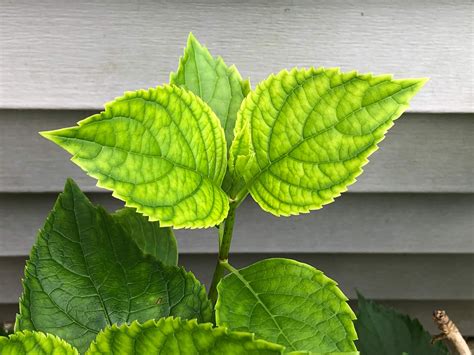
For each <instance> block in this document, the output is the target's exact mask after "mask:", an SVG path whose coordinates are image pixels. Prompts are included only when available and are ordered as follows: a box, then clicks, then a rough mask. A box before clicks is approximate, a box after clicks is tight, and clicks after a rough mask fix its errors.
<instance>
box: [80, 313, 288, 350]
mask: <svg viewBox="0 0 474 355" xmlns="http://www.w3.org/2000/svg"><path fill="white" fill-rule="evenodd" d="M282 350H283V347H282V346H280V345H277V344H271V343H269V342H266V341H264V340H255V339H254V337H253V335H252V334H247V333H240V332H230V331H228V330H227V329H225V328H213V327H212V324H210V323H206V324H198V323H197V322H196V321H195V320H191V321H187V322H186V321H183V320H181V319H177V318H166V319H160V320H159V321H154V320H150V321H148V322H146V323H144V324H143V325H140V324H139V323H137V322H133V323H132V324H131V325H123V326H121V327H117V326H112V327H109V328H107V329H105V330H104V331H103V332H101V333H100V334H99V336H98V337H97V339H96V341H94V342H93V343H92V344H91V347H90V349H89V351H88V352H87V355H94V354H97V355H98V354H114V355H121V354H123V355H133V354H137V355H139V354H140V355H141V354H216V355H217V354H236V355H237V354H242V355H244V354H281V352H282Z"/></svg>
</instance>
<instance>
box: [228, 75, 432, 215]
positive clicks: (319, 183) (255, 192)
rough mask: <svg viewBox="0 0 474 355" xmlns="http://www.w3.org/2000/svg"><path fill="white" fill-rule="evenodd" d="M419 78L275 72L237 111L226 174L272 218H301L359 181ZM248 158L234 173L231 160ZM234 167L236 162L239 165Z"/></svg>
mask: <svg viewBox="0 0 474 355" xmlns="http://www.w3.org/2000/svg"><path fill="white" fill-rule="evenodd" d="M426 81H427V79H426V78H419V79H397V80H395V79H393V78H392V76H391V75H379V76H374V75H372V74H359V73H357V72H355V71H352V72H346V73H344V72H341V71H340V70H338V69H337V68H318V69H316V68H309V69H296V68H294V69H292V70H290V71H288V70H282V71H281V72H280V73H278V74H276V75H271V76H269V77H268V78H267V79H266V80H264V81H262V82H261V83H260V84H259V85H258V86H257V88H256V89H255V90H254V91H252V92H251V93H250V94H249V95H248V96H247V98H246V99H245V100H244V102H243V103H242V106H241V108H240V111H239V114H238V119H237V123H236V127H244V126H245V129H243V130H241V132H242V133H241V134H239V135H238V136H237V137H236V139H235V140H234V142H233V143H232V146H231V148H230V155H231V156H230V158H229V170H230V171H234V172H235V175H237V176H242V177H243V179H244V180H245V185H244V186H243V188H242V191H237V192H234V191H232V196H239V195H242V194H244V193H246V192H247V190H248V191H249V192H250V194H251V195H252V197H253V198H254V200H255V201H256V202H257V203H258V204H259V205H260V207H262V209H264V210H265V211H268V212H270V213H272V214H274V215H277V216H278V215H282V216H290V215H297V214H300V213H308V212H310V211H311V210H316V209H319V208H321V207H323V206H324V205H326V204H328V203H331V202H333V201H334V198H336V197H338V196H339V195H340V194H341V193H343V192H345V191H346V190H347V188H348V186H349V185H351V184H353V183H354V182H355V181H356V178H357V176H359V175H360V174H361V173H362V167H363V166H364V165H365V164H366V163H367V162H368V157H369V156H370V155H371V154H372V153H373V152H374V151H376V150H377V148H378V143H379V142H380V141H381V140H383V138H384V137H385V134H386V133H387V131H388V130H389V129H390V127H392V126H393V121H395V120H396V119H397V118H398V117H400V115H401V114H402V113H403V112H404V111H405V110H406V108H407V107H408V104H409V102H410V100H411V99H412V98H413V97H414V96H415V95H416V93H417V92H418V91H419V90H420V89H421V87H422V86H423V85H424V84H425V83H426ZM239 155H240V156H247V157H249V159H248V161H247V163H246V164H243V165H239V164H237V162H238V161H239V160H238V159H237V158H238V157H239ZM241 160H242V159H241Z"/></svg>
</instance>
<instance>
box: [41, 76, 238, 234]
mask: <svg viewBox="0 0 474 355" xmlns="http://www.w3.org/2000/svg"><path fill="white" fill-rule="evenodd" d="M42 135H43V136H44V137H46V138H48V139H50V140H51V141H53V142H55V143H56V144H58V145H59V146H61V147H62V148H64V149H65V150H67V151H68V152H69V153H71V154H72V155H73V157H72V161H73V162H74V163H76V164H77V165H79V166H80V167H81V168H82V169H83V170H85V171H86V172H87V173H88V174H89V175H90V176H92V177H94V178H96V179H97V180H98V183H97V186H100V187H103V188H106V189H109V190H112V191H113V195H114V196H115V197H117V198H119V199H121V200H123V201H125V203H126V205H127V206H129V207H134V208H136V209H137V211H138V212H140V213H143V214H145V215H146V216H148V217H149V219H150V220H151V221H157V220H159V221H160V225H161V226H162V227H167V226H173V227H175V228H204V227H211V226H214V225H217V224H219V223H220V222H222V220H223V219H224V217H225V216H226V215H227V211H228V208H229V206H228V204H229V203H228V197H227V195H226V194H225V193H224V192H223V191H222V189H221V187H220V186H221V184H222V180H223V178H224V174H225V171H226V164H227V147H226V143H225V138H224V132H223V129H222V127H221V126H220V122H219V120H218V118H217V117H216V116H215V114H214V113H213V112H212V110H211V109H210V108H209V106H208V105H207V104H205V103H204V102H203V101H202V100H201V99H200V98H199V97H197V96H196V95H194V94H193V93H191V92H188V91H186V90H184V89H181V88H179V87H177V86H174V85H171V86H170V85H165V86H163V87H157V88H156V89H149V90H138V91H134V92H127V93H126V94H125V95H124V96H123V97H120V98H117V99H116V100H115V101H112V102H110V103H108V104H106V105H105V111H104V112H102V113H99V114H96V115H93V116H90V117H89V118H86V119H85V120H82V121H80V122H79V125H78V126H76V127H70V128H64V129H60V130H56V131H49V132H43V133H42Z"/></svg>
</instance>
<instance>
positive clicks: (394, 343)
mask: <svg viewBox="0 0 474 355" xmlns="http://www.w3.org/2000/svg"><path fill="white" fill-rule="evenodd" d="M356 329H357V334H358V335H359V340H358V341H357V347H358V349H359V350H360V352H361V354H362V355H380V354H384V355H400V354H402V353H405V354H409V355H445V354H447V350H446V348H445V347H444V346H443V345H442V344H441V343H436V345H431V336H430V334H429V333H428V332H427V331H425V330H424V329H423V326H422V325H421V324H420V322H419V321H418V320H416V319H411V318H410V317H408V316H406V315H403V314H400V313H398V312H396V311H395V310H393V309H391V308H387V307H384V306H382V305H380V304H377V303H374V302H372V301H369V300H366V299H365V298H364V297H362V296H361V295H360V294H359V309H358V312H357V321H356Z"/></svg>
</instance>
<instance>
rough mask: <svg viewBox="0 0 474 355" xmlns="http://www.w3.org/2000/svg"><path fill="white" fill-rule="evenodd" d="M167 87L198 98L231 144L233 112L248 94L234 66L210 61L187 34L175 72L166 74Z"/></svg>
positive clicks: (232, 137) (209, 56)
mask: <svg viewBox="0 0 474 355" xmlns="http://www.w3.org/2000/svg"><path fill="white" fill-rule="evenodd" d="M170 84H175V85H179V86H181V87H183V88H185V89H188V90H190V91H192V92H193V93H195V94H196V95H197V96H199V97H200V98H202V99H203V101H204V102H206V103H207V104H208V105H209V106H210V107H211V109H212V110H213V111H214V112H215V113H216V115H217V117H218V118H219V120H220V121H221V124H222V127H223V128H224V132H225V137H226V141H227V144H228V145H230V144H231V143H232V140H233V139H234V126H235V121H236V119H237V111H238V110H239V108H240V105H241V103H242V100H243V99H244V97H245V96H247V94H248V92H249V91H250V83H249V81H248V80H242V77H241V76H240V73H239V71H238V70H237V68H236V67H235V66H234V65H232V66H230V67H228V66H227V65H226V64H225V63H224V60H223V59H222V58H221V57H217V58H214V57H213V56H212V55H211V54H210V53H209V51H208V49H207V48H206V47H204V46H202V45H201V44H200V43H199V42H198V40H197V39H196V38H195V37H194V36H193V35H192V34H189V37H188V43H187V46H186V48H185V50H184V55H183V56H182V57H181V58H180V60H179V66H178V70H177V71H176V72H175V73H171V75H170Z"/></svg>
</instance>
